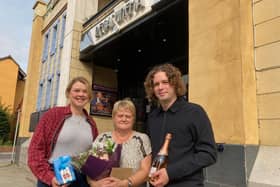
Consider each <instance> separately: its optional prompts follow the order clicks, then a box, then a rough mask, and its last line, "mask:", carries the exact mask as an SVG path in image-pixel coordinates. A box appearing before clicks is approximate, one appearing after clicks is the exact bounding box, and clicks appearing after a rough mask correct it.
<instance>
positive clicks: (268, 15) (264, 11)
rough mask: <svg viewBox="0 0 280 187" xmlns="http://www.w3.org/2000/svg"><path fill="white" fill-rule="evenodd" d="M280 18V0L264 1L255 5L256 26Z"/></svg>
mask: <svg viewBox="0 0 280 187" xmlns="http://www.w3.org/2000/svg"><path fill="white" fill-rule="evenodd" d="M279 16H280V1H279V0H264V1H260V2H258V3H256V4H255V5H254V24H259V23H261V22H264V21H267V20H270V19H273V18H275V17H279Z"/></svg>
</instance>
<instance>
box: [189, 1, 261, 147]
mask: <svg viewBox="0 0 280 187" xmlns="http://www.w3.org/2000/svg"><path fill="white" fill-rule="evenodd" d="M251 3H252V2H251V0H242V1H240V0H230V1H213V0H189V100H190V101H191V102H195V103H198V104H201V105H202V106H204V108H205V109H206V111H207V112H208V114H209V117H210V119H211V121H212V124H213V128H214V131H215V138H216V141H217V142H220V143H228V144H258V141H259V137H258V124H257V108H256V86H255V85H256V84H255V71H254V61H253V24H252V8H251V7H252V6H251Z"/></svg>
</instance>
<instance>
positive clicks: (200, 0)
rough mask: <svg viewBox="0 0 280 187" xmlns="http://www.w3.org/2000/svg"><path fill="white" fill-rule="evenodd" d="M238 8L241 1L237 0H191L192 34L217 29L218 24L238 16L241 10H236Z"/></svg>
mask: <svg viewBox="0 0 280 187" xmlns="http://www.w3.org/2000/svg"><path fill="white" fill-rule="evenodd" d="M238 9H239V1H237V0H227V1H221V0H189V12H191V17H190V19H189V28H190V30H189V31H190V36H191V37H192V36H193V35H197V34H201V32H206V31H209V30H211V29H216V26H217V25H220V24H223V23H226V22H228V21H229V20H232V19H234V18H236V17H238V16H239V12H238V11H236V10H238ZM209 15H211V16H209ZM198 20H199V21H198ZM192 28H195V29H192ZM191 37H190V39H191Z"/></svg>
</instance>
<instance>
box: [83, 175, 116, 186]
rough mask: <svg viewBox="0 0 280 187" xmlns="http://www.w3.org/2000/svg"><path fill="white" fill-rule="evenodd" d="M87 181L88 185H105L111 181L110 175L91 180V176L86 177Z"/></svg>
mask: <svg viewBox="0 0 280 187" xmlns="http://www.w3.org/2000/svg"><path fill="white" fill-rule="evenodd" d="M87 182H88V184H89V186H90V187H107V186H108V185H110V184H111V183H112V180H111V179H110V177H106V178H103V179H100V180H92V179H91V178H89V177H87Z"/></svg>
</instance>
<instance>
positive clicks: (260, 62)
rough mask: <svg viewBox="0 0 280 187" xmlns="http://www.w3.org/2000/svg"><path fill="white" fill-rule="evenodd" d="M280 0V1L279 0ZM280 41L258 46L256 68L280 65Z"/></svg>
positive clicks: (261, 68)
mask: <svg viewBox="0 0 280 187" xmlns="http://www.w3.org/2000/svg"><path fill="white" fill-rule="evenodd" d="M279 2H280V1H279ZM279 51H280V42H275V43H272V44H269V45H265V46H261V47H258V48H256V51H255V52H256V59H255V63H256V69H257V70H263V69H267V68H272V67H280V60H279V59H280V53H279Z"/></svg>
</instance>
